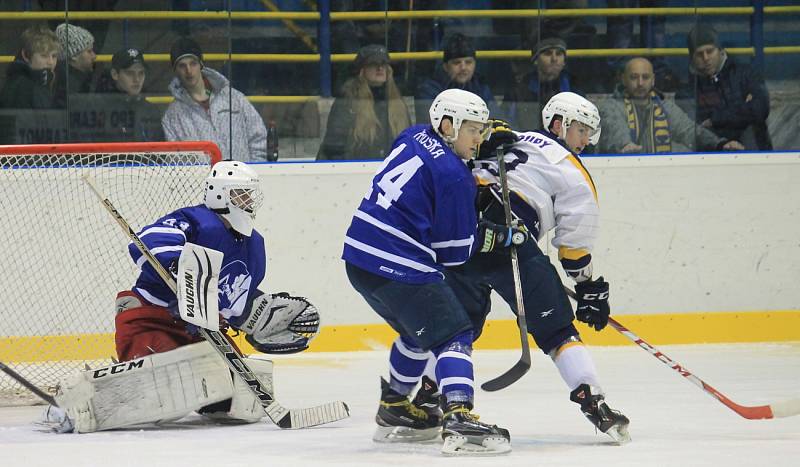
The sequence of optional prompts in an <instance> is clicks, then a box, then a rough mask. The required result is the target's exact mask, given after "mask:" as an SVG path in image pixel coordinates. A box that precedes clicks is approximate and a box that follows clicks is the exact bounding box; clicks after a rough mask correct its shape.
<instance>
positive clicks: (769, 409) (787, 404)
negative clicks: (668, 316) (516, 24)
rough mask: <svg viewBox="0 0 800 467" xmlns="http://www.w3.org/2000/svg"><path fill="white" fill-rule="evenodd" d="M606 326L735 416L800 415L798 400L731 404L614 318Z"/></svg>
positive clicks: (570, 295) (571, 294)
mask: <svg viewBox="0 0 800 467" xmlns="http://www.w3.org/2000/svg"><path fill="white" fill-rule="evenodd" d="M564 290H565V291H566V292H567V295H569V297H570V298H572V299H573V300H577V295H575V292H574V291H572V290H571V289H569V288H567V287H564ZM608 324H609V325H611V327H612V328H614V329H616V330H617V331H618V332H619V333H620V334H622V335H623V336H625V337H627V338H628V339H630V340H632V341H633V342H634V343H635V344H636V345H638V346H639V347H641V348H643V349H644V350H646V351H647V352H649V353H650V355H652V356H653V357H655V358H657V359H658V360H660V361H661V363H663V364H664V365H667V366H668V367H670V368H672V369H673V370H675V371H677V372H678V373H679V374H680V375H681V376H683V377H684V378H686V379H688V380H689V381H691V382H692V384H694V385H695V386H697V387H699V388H700V389H702V390H703V391H705V392H706V393H707V394H710V395H711V396H712V397H713V398H715V399H717V400H718V401H720V402H722V404H723V405H725V407H727V408H729V409H731V410H733V411H734V412H736V413H737V414H739V415H741V416H742V417H744V418H746V419H748V420H761V419H765V418H781V417H792V416H794V415H797V414H800V398H795V399H789V400H785V401H781V402H777V403H774V404H769V405H757V406H752V407H748V406H744V405H739V404H737V403H736V402H733V401H732V400H730V399H728V398H727V397H725V395H724V394H722V393H721V392H719V391H717V390H716V389H714V388H713V387H712V386H711V385H710V384H708V383H706V382H705V381H703V380H702V379H700V378H698V377H697V376H695V375H693V374H692V373H691V372H690V371H689V370H687V369H686V368H685V367H684V366H683V365H681V364H680V363H678V362H676V361H675V360H673V359H671V358H669V357H667V356H666V355H664V354H663V353H662V352H661V351H660V350H658V349H657V348H655V347H653V346H652V345H650V344H648V343H647V342H645V340H644V339H642V338H641V337H639V336H637V335H636V334H634V333H633V331H631V330H630V329H628V328H626V327H625V326H623V325H622V324H620V323H619V322H618V321H617V320H615V319H614V318H611V317H609V318H608Z"/></svg>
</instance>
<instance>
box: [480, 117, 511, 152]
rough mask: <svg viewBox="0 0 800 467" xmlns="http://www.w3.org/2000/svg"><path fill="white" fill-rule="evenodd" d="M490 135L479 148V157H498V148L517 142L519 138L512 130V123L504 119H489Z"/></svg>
mask: <svg viewBox="0 0 800 467" xmlns="http://www.w3.org/2000/svg"><path fill="white" fill-rule="evenodd" d="M488 125H489V137H488V138H486V141H484V142H482V143H481V146H480V148H478V159H495V158H497V154H496V153H495V151H497V148H499V147H500V146H508V145H511V144H514V143H516V142H517V141H518V140H519V138H518V137H517V135H515V134H514V132H513V131H511V125H509V124H508V122H505V121H503V120H489V123H488Z"/></svg>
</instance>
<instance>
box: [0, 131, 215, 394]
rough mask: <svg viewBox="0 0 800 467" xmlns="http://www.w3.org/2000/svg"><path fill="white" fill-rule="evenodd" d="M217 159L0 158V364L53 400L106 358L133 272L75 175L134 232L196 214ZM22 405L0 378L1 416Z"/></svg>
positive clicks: (183, 145) (102, 146) (89, 152)
mask: <svg viewBox="0 0 800 467" xmlns="http://www.w3.org/2000/svg"><path fill="white" fill-rule="evenodd" d="M221 158H222V157H221V154H220V151H219V148H218V147H217V146H216V145H215V144H214V143H210V142H163V143H78V144H47V145H19V146H0V222H2V225H1V226H0V245H2V246H0V248H2V251H3V255H2V257H3V259H2V263H3V266H4V268H3V274H0V361H3V362H5V363H6V364H8V365H9V366H10V367H12V368H13V369H14V370H16V371H17V372H18V373H20V374H22V375H23V376H25V377H26V378H28V379H29V380H30V381H31V382H32V383H34V384H36V385H37V386H39V387H41V388H43V389H45V390H52V388H53V386H54V385H55V383H56V382H57V381H58V380H59V379H61V378H62V377H63V376H65V375H66V374H68V373H69V372H70V371H74V369H75V368H83V367H84V364H88V365H90V366H96V365H101V364H104V363H108V362H109V361H110V359H111V358H112V357H115V352H114V345H113V330H114V316H115V310H114V300H115V297H116V293H117V292H118V291H120V290H126V289H129V288H130V287H131V286H132V285H133V281H134V280H135V277H136V273H137V270H136V266H135V265H134V264H133V262H132V261H131V260H130V257H129V256H128V250H127V245H128V239H127V238H125V236H124V235H122V234H121V233H120V231H119V227H118V226H117V225H116V224H115V223H114V221H113V219H111V218H110V217H109V216H108V213H107V212H105V210H104V209H103V207H102V206H101V205H100V203H99V202H98V201H97V199H96V198H95V197H94V195H93V194H92V193H91V191H90V190H89V188H88V187H87V186H86V184H85V183H83V181H82V178H81V177H82V176H83V175H84V174H85V173H89V174H91V176H92V178H94V180H95V181H96V182H97V183H98V184H99V185H100V186H101V187H102V189H103V190H104V191H105V193H106V194H107V196H108V197H109V199H110V200H111V201H113V203H114V205H115V206H116V207H117V209H119V211H120V212H121V213H122V214H123V215H124V216H125V217H126V219H127V220H128V221H129V222H130V223H131V226H132V227H133V228H134V229H135V230H138V229H140V228H141V227H143V226H144V225H147V224H148V223H151V222H153V221H154V220H156V219H157V218H159V217H161V216H163V215H164V214H167V213H168V212H170V211H172V210H175V209H178V208H180V207H184V206H189V205H193V204H199V203H201V202H202V196H203V185H204V180H205V177H206V175H207V174H208V171H209V168H210V167H211V165H213V164H214V163H215V162H218V161H219V160H221ZM26 398H27V391H26V390H24V388H22V387H21V386H19V385H18V384H17V383H16V382H14V381H13V380H11V379H10V378H8V377H6V376H5V374H3V373H0V405H2V404H4V403H5V404H8V403H14V402H17V401H19V400H26Z"/></svg>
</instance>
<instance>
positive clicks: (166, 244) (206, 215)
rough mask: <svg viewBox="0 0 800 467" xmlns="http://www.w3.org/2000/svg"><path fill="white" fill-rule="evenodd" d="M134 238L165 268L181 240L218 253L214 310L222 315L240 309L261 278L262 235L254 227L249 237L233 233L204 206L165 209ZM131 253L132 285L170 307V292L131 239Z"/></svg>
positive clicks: (151, 299)
mask: <svg viewBox="0 0 800 467" xmlns="http://www.w3.org/2000/svg"><path fill="white" fill-rule="evenodd" d="M139 238H141V240H142V242H144V244H145V245H147V247H148V248H149V249H150V252H151V253H153V255H154V256H155V257H156V259H157V260H158V262H159V263H161V264H162V265H163V266H164V267H165V268H166V269H167V270H170V267H172V268H173V270H174V269H175V268H176V267H177V266H176V265H177V261H178V258H179V257H180V255H181V251H182V250H183V245H184V244H185V243H186V242H191V243H195V244H197V245H201V246H204V247H206V248H212V249H214V250H217V251H220V252H222V253H223V255H224V257H223V259H222V269H221V270H220V274H219V310H220V314H221V315H222V316H223V317H225V318H226V319H229V318H236V317H238V316H240V315H241V314H242V312H243V311H244V307H245V304H246V303H247V301H248V299H249V298H250V294H251V293H253V292H254V291H255V290H256V287H258V285H259V284H260V283H261V281H262V280H263V279H264V274H265V272H266V265H267V253H266V250H265V249H264V237H262V236H261V234H259V233H258V232H256V231H255V230H254V231H253V233H252V234H251V236H250V237H245V236H243V235H238V234H234V233H233V232H231V231H230V230H229V229H228V228H227V227H225V224H224V223H223V222H222V219H221V218H220V217H219V216H218V215H217V214H215V213H214V212H213V211H211V210H210V209H208V208H207V207H206V206H204V205H198V206H192V207H187V208H183V209H178V210H177V211H174V212H171V213H169V214H167V215H166V216H164V217H162V218H161V219H159V220H157V221H156V222H154V223H153V224H151V225H148V226H147V227H145V228H143V229H142V230H141V232H139ZM128 251H129V252H130V255H131V258H133V261H134V262H135V263H136V266H138V267H139V269H140V271H141V272H140V274H139V277H138V279H137V280H136V285H135V286H134V287H133V290H134V291H135V292H136V293H138V294H139V295H141V296H142V297H144V298H145V299H146V300H147V301H148V302H150V303H152V304H153V305H158V306H163V307H170V306H173V307H174V306H176V303H177V302H176V297H175V294H174V293H173V292H172V291H171V290H170V289H169V287H167V285H166V284H165V283H164V281H162V280H161V277H160V276H159V275H158V273H156V271H155V269H154V268H153V267H152V266H151V265H150V263H148V262H147V259H146V258H145V257H144V255H142V253H141V252H140V251H139V249H138V248H136V246H135V245H134V244H133V243H130V244H128Z"/></svg>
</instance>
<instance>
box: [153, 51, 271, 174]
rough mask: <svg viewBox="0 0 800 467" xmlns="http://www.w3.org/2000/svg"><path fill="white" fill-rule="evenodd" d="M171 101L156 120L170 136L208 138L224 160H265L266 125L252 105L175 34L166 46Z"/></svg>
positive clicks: (176, 139)
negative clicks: (172, 99)
mask: <svg viewBox="0 0 800 467" xmlns="http://www.w3.org/2000/svg"><path fill="white" fill-rule="evenodd" d="M170 59H171V62H172V68H173V70H174V71H175V78H173V79H172V82H171V83H170V84H169V90H170V92H171V93H172V95H173V96H174V97H175V100H174V101H173V102H172V103H171V104H170V105H169V107H168V108H167V111H166V113H165V114H164V118H163V120H162V121H161V124H162V126H163V128H164V135H165V136H166V138H167V140H169V141H206V140H207V141H213V142H214V143H216V144H217V146H219V149H220V151H222V157H223V159H233V160H240V161H252V160H266V159H267V128H266V127H265V126H264V121H263V120H262V119H261V116H260V115H259V114H258V112H256V109H255V108H254V107H253V105H252V104H250V102H249V101H248V100H247V98H246V97H245V96H244V94H242V93H241V92H239V91H237V90H236V89H233V88H231V86H230V82H229V81H228V79H227V78H225V77H224V76H222V74H220V73H219V72H217V71H215V70H212V69H211V68H208V67H206V66H205V65H204V64H203V51H202V50H201V49H200V46H199V45H198V44H197V42H195V41H194V40H192V39H190V38H188V37H184V38H180V39H178V40H177V41H176V42H175V43H174V44H172V48H171V49H170Z"/></svg>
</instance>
